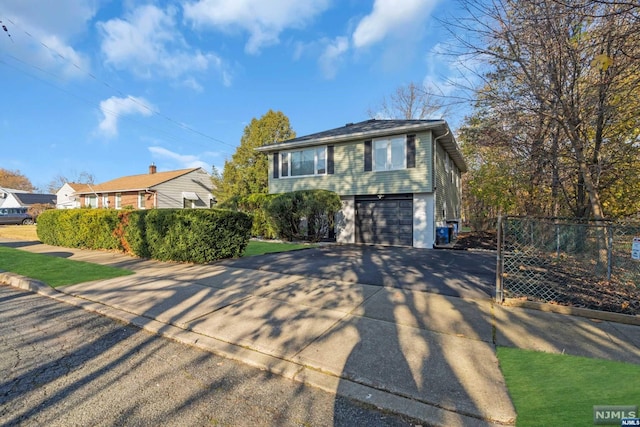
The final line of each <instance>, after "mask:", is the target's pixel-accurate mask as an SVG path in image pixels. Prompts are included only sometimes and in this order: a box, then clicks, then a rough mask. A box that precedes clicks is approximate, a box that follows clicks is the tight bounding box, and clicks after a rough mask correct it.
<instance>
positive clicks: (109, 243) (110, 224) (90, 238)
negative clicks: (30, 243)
mask: <svg viewBox="0 0 640 427" xmlns="http://www.w3.org/2000/svg"><path fill="white" fill-rule="evenodd" d="M117 224H118V216H117V213H116V211H114V210H111V209H55V210H54V209H50V210H46V211H44V212H42V213H41V214H40V216H39V217H38V222H37V229H36V230H37V233H38V239H40V241H41V242H42V243H46V244H48V245H54V246H65V247H68V248H89V249H121V246H120V244H119V242H118V239H116V238H115V236H114V235H113V230H114V228H115V227H116V225H117Z"/></svg>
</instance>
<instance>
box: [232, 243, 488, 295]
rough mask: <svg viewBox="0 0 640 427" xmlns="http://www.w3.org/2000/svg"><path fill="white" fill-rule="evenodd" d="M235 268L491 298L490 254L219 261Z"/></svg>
mask: <svg viewBox="0 0 640 427" xmlns="http://www.w3.org/2000/svg"><path fill="white" fill-rule="evenodd" d="M222 263H223V264H225V265H228V266H230V267H234V268H246V269H252V270H264V271H270V272H276V273H282V274H292V275H299V276H305V277H313V278H319V279H329V280H340V281H343V282H352V283H360V284H367V285H377V286H387V287H394V288H402V289H412V290H420V291H427V292H433V293H439V294H442V295H447V296H455V297H464V298H483V299H484V298H488V297H490V296H494V295H495V267H496V255H495V253H494V252H480V251H477V252H476V251H454V250H444V249H417V248H406V247H389V246H367V245H329V246H321V247H318V248H312V249H303V250H299V251H291V252H282V253H276V254H266V255H261V256H256V257H247V258H240V259H235V260H225V261H222Z"/></svg>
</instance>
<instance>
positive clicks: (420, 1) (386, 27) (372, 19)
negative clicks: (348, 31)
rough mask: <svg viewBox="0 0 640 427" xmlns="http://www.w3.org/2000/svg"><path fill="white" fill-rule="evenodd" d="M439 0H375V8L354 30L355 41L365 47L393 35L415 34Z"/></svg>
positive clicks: (412, 35) (410, 35) (411, 35)
mask: <svg viewBox="0 0 640 427" xmlns="http://www.w3.org/2000/svg"><path fill="white" fill-rule="evenodd" d="M437 2H438V0H375V3H374V5H373V11H372V12H371V13H370V14H369V15H367V16H365V17H364V18H362V20H361V21H360V22H359V23H358V26H357V27H356V29H355V31H354V32H353V44H354V46H355V47H356V48H363V47H367V46H370V45H373V44H375V43H378V42H380V41H382V40H383V39H385V38H386V37H389V36H391V35H393V36H396V37H398V36H399V37H403V38H404V37H415V35H416V34H417V33H418V32H419V30H420V27H421V26H422V25H424V22H425V20H426V18H427V17H428V16H429V14H430V13H431V11H432V10H433V8H434V6H435V5H436V4H437Z"/></svg>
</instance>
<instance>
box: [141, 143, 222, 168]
mask: <svg viewBox="0 0 640 427" xmlns="http://www.w3.org/2000/svg"><path fill="white" fill-rule="evenodd" d="M149 151H150V152H151V154H152V155H153V157H154V158H158V159H168V160H171V161H172V162H173V163H174V164H177V165H178V166H177V167H178V168H180V169H183V168H203V169H204V170H205V171H207V172H208V171H209V170H211V164H209V163H206V162H204V161H202V160H200V157H199V156H196V155H192V154H186V155H185V154H178V153H174V152H173V151H170V150H167V149H166V148H163V147H158V146H153V147H149Z"/></svg>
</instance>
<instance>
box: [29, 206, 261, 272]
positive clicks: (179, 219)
mask: <svg viewBox="0 0 640 427" xmlns="http://www.w3.org/2000/svg"><path fill="white" fill-rule="evenodd" d="M251 225H252V218H251V216H250V215H247V214H244V213H242V212H233V211H229V210H222V209H151V210H140V211H132V210H114V209H69V210H56V211H47V212H44V213H43V215H41V217H40V218H38V228H37V230H38V238H39V239H40V240H41V241H42V242H43V243H46V244H50V245H56V246H65V247H77V248H90V249H117V250H121V251H124V252H128V253H131V254H133V255H137V256H140V257H143V258H153V259H158V260H162V261H169V260H171V261H184V262H194V263H208V262H212V261H215V260H218V259H223V258H231V257H239V256H241V255H242V253H243V252H244V250H245V248H246V246H247V244H248V242H249V238H250V235H251Z"/></svg>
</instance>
